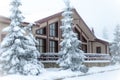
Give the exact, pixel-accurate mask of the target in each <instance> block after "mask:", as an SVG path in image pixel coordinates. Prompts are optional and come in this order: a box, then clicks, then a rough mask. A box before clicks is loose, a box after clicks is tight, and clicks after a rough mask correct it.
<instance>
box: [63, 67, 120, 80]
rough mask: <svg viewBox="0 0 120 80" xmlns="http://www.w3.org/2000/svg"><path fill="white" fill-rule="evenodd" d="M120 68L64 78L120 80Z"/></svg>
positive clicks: (74, 79) (67, 79)
mask: <svg viewBox="0 0 120 80" xmlns="http://www.w3.org/2000/svg"><path fill="white" fill-rule="evenodd" d="M119 74H120V69H119V70H111V71H105V72H101V73H97V74H92V75H87V76H76V77H72V78H66V79H62V80H120V75H119Z"/></svg>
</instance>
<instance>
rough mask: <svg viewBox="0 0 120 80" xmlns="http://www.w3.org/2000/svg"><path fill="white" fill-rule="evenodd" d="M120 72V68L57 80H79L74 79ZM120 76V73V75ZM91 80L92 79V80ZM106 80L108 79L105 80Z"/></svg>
mask: <svg viewBox="0 0 120 80" xmlns="http://www.w3.org/2000/svg"><path fill="white" fill-rule="evenodd" d="M117 70H118V71H119V72H120V68H118V69H111V70H106V71H99V72H91V73H86V74H81V75H77V76H70V77H66V78H67V79H66V78H59V79H56V80H69V79H70V80H77V79H74V78H76V77H77V78H78V77H84V76H92V75H97V74H99V73H101V74H102V73H103V74H104V73H106V72H111V71H112V72H115V71H117ZM119 74H120V73H119ZM90 80H91V79H90ZM105 80H106V79H105ZM119 80H120V78H119Z"/></svg>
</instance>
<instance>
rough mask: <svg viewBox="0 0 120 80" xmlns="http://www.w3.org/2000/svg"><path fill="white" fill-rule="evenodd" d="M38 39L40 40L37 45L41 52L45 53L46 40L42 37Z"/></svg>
mask: <svg viewBox="0 0 120 80" xmlns="http://www.w3.org/2000/svg"><path fill="white" fill-rule="evenodd" d="M36 40H37V41H38V44H37V45H36V47H37V50H38V51H39V52H40V53H45V52H46V40H45V39H40V38H37V39H36Z"/></svg>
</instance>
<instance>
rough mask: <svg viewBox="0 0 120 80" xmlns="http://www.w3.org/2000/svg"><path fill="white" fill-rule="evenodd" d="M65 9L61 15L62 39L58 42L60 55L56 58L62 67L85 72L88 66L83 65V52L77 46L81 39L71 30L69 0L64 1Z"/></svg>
mask: <svg viewBox="0 0 120 80" xmlns="http://www.w3.org/2000/svg"><path fill="white" fill-rule="evenodd" d="M65 4H66V6H67V7H66V9H65V11H64V12H63V14H62V16H63V19H62V26H61V29H62V33H63V34H62V37H63V38H64V39H63V41H62V42H61V43H60V46H61V51H60V52H59V54H62V57H61V58H60V59H59V60H58V63H59V66H61V67H62V68H63V69H71V70H72V71H81V72H87V71H88V68H87V67H85V66H84V65H83V62H84V57H85V56H84V54H83V51H82V50H80V48H79V46H80V44H81V41H79V40H78V39H77V34H75V33H74V32H73V30H72V20H73V18H72V15H73V13H72V8H71V7H70V2H69V0H66V1H65Z"/></svg>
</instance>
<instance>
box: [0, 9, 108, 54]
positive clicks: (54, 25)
mask: <svg viewBox="0 0 120 80" xmlns="http://www.w3.org/2000/svg"><path fill="white" fill-rule="evenodd" d="M61 14H62V12H59V13H56V14H54V15H51V16H49V17H46V18H43V19H40V20H37V21H35V25H34V27H33V29H32V30H33V34H34V36H35V37H36V39H37V41H38V42H39V44H37V45H36V47H37V49H38V50H39V52H41V53H49V52H50V53H57V52H58V51H59V50H60V46H59V43H60V42H61V41H62V39H63V38H62V31H61V29H60V26H61V24H62V23H61V19H62V16H61ZM9 24H10V19H9V18H6V17H2V16H0V42H1V41H2V40H3V38H4V37H5V35H6V33H4V32H2V29H3V28H5V27H6V26H8V25H9ZM23 24H24V25H27V24H28V23H23ZM71 25H73V30H74V32H75V33H77V34H78V39H79V40H80V41H81V42H82V45H81V49H82V50H83V51H84V52H85V53H100V54H103V53H104V54H108V53H109V43H108V42H107V41H104V40H101V39H98V38H97V37H96V36H95V35H94V31H91V30H90V29H89V28H88V26H87V25H86V23H85V22H84V21H83V19H82V18H81V17H80V15H79V14H78V13H77V11H76V10H75V9H73V23H72V24H71Z"/></svg>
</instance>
